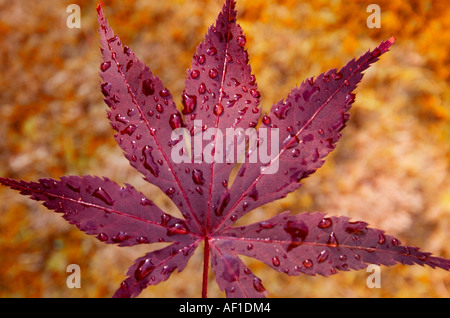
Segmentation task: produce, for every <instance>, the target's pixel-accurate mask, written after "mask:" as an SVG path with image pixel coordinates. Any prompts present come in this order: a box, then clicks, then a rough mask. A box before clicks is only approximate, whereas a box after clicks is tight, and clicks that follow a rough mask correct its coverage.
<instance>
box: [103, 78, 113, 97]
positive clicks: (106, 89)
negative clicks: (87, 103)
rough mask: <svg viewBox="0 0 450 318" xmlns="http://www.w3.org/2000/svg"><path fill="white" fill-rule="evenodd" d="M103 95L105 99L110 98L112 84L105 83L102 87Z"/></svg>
mask: <svg viewBox="0 0 450 318" xmlns="http://www.w3.org/2000/svg"><path fill="white" fill-rule="evenodd" d="M100 87H101V89H102V93H103V95H104V96H105V97H108V96H109V95H110V94H111V89H112V85H111V83H108V82H104V83H103V84H102V85H101V86H100Z"/></svg>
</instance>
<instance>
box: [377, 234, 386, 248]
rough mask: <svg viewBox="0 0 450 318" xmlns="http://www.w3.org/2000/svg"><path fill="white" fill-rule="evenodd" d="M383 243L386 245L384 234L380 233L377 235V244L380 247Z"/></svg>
mask: <svg viewBox="0 0 450 318" xmlns="http://www.w3.org/2000/svg"><path fill="white" fill-rule="evenodd" d="M384 243H386V236H384V234H383V233H381V232H380V234H379V235H378V244H380V245H382V244H384Z"/></svg>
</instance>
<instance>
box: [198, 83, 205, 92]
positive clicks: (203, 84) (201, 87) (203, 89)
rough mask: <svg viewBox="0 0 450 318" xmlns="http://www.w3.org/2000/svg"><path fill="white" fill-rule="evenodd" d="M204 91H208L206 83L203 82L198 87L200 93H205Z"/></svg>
mask: <svg viewBox="0 0 450 318" xmlns="http://www.w3.org/2000/svg"><path fill="white" fill-rule="evenodd" d="M204 92H206V85H205V83H201V84H200V86H199V87H198V93H199V94H203V93H204Z"/></svg>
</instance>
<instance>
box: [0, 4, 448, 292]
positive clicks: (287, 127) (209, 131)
mask: <svg viewBox="0 0 450 318" xmlns="http://www.w3.org/2000/svg"><path fill="white" fill-rule="evenodd" d="M97 11H98V22H99V24H100V29H99V32H100V43H101V46H102V48H101V52H102V55H103V62H102V63H101V65H100V75H101V77H102V79H103V83H102V84H101V91H102V93H103V95H104V97H105V99H104V100H105V103H106V104H107V105H108V106H109V109H108V112H107V114H108V118H109V120H110V124H111V126H112V128H113V129H114V130H116V132H117V133H116V134H115V139H116V141H117V143H118V145H119V146H120V147H121V148H122V150H123V151H124V154H125V157H126V158H127V159H128V160H129V162H130V164H131V165H132V166H133V167H134V168H136V169H137V170H138V171H139V172H141V173H142V175H143V176H144V178H145V180H147V181H148V182H150V183H152V184H154V185H156V186H158V187H159V188H160V189H161V190H162V191H163V192H164V193H165V194H166V195H167V196H168V197H169V198H170V199H171V200H172V201H173V202H174V203H175V205H176V206H177V207H178V208H179V210H180V212H181V214H182V216H183V218H184V219H178V218H175V217H173V216H171V215H169V214H166V213H165V212H164V211H162V210H161V209H160V208H158V207H157V206H156V205H155V204H154V203H153V202H152V201H150V200H149V199H148V198H146V197H145V196H144V195H143V194H142V193H140V192H137V191H136V190H135V189H134V188H133V187H132V186H130V185H126V186H125V187H120V186H119V185H117V184H116V183H114V182H112V181H110V180H109V179H107V178H103V179H102V178H99V177H92V176H84V177H75V176H67V177H62V178H61V180H60V181H57V180H53V179H41V180H39V182H25V181H16V180H13V179H9V178H0V183H2V184H4V185H6V186H9V187H10V188H12V189H15V190H18V191H19V192H20V193H21V194H23V195H28V196H30V198H31V199H33V200H37V201H43V204H44V205H45V206H46V207H47V208H49V209H50V210H54V211H55V212H58V213H62V216H63V217H64V218H65V219H66V220H67V221H68V222H70V223H72V224H75V225H76V226H77V227H78V228H79V229H80V230H82V231H84V232H86V233H87V234H90V235H96V237H97V238H98V239H99V240H100V241H102V242H105V243H112V244H118V245H119V246H131V245H137V244H143V243H156V242H171V245H169V246H166V247H164V248H161V249H159V250H155V251H152V252H150V253H147V254H145V255H144V256H143V257H140V258H138V259H137V260H136V261H135V263H134V264H133V265H132V266H131V267H130V268H129V270H128V273H127V276H128V278H126V279H125V280H124V281H123V282H122V284H121V285H120V287H119V289H118V290H117V291H116V293H115V294H114V297H136V296H138V295H139V294H140V293H141V291H142V290H143V289H144V288H145V287H147V286H149V285H156V284H158V283H160V282H162V281H165V280H167V279H168V278H169V277H170V275H171V274H172V273H173V272H174V271H175V270H178V271H182V270H183V269H184V268H185V267H186V265H187V263H188V261H189V259H190V257H191V256H192V255H193V253H194V251H195V249H196V248H197V247H198V245H199V244H200V242H201V241H204V247H203V249H204V255H203V257H204V259H203V261H204V266H203V283H202V286H203V290H202V296H203V297H206V296H207V287H208V273H209V265H210V263H209V261H210V258H211V265H212V271H213V272H214V274H215V276H216V281H217V283H218V285H219V288H220V289H221V290H222V291H224V292H225V294H226V296H227V297H265V296H267V295H268V292H267V291H266V290H265V288H264V286H263V284H262V281H261V279H260V278H258V277H257V276H255V274H253V273H252V272H251V270H250V269H249V268H248V267H247V266H246V265H245V264H244V263H243V262H242V260H241V259H240V257H239V255H244V256H248V257H252V258H255V259H257V260H260V261H262V262H264V263H265V264H267V265H268V266H270V267H271V268H273V269H275V270H277V271H280V272H284V273H286V274H288V275H299V274H300V273H304V274H308V275H316V274H319V275H323V276H328V275H331V274H335V273H337V272H339V271H346V270H356V269H362V268H365V267H366V266H367V265H368V264H382V265H394V264H396V263H402V264H407V265H413V264H419V265H428V266H430V267H432V268H436V267H439V268H442V269H445V270H448V269H450V261H449V260H447V259H443V258H439V257H434V256H431V254H430V253H426V252H421V251H419V249H418V248H415V247H410V246H405V245H402V244H401V243H400V241H399V240H398V239H396V238H394V237H392V236H389V235H386V234H384V232H383V231H382V230H377V229H372V228H369V227H368V225H367V223H365V222H351V221H350V220H349V219H348V218H347V217H334V216H326V215H325V214H324V213H319V212H316V213H302V214H298V215H290V214H289V213H288V212H285V213H282V214H279V215H277V216H275V217H273V218H271V219H269V220H266V221H262V222H258V223H255V224H250V225H247V226H240V227H232V226H233V224H234V223H235V222H236V221H237V220H238V219H239V218H241V217H242V216H244V215H245V214H246V213H248V212H250V211H251V210H253V209H255V208H256V207H259V206H261V205H263V204H265V203H267V202H271V201H274V200H277V199H280V198H283V197H285V196H286V195H287V194H288V193H290V192H292V191H294V190H296V189H297V188H298V187H300V181H301V180H303V179H304V178H306V177H307V176H309V175H310V174H311V173H313V172H314V171H315V170H316V169H318V168H319V167H321V166H322V164H323V163H324V160H325V158H326V156H327V155H328V154H329V153H330V152H331V151H332V150H333V149H334V148H335V146H336V143H337V142H338V140H339V139H340V137H341V135H340V131H341V130H342V129H343V128H344V127H345V124H346V122H347V121H348V119H349V113H348V111H349V109H350V106H351V105H352V104H353V102H354V100H355V94H354V93H353V92H354V90H355V88H356V87H357V85H358V83H359V82H360V81H361V79H362V77H363V72H364V71H365V70H366V69H367V68H368V67H369V66H370V65H371V64H372V63H374V62H376V61H377V60H378V59H379V57H380V56H381V55H382V54H384V53H385V52H387V51H388V49H389V47H390V46H391V45H392V44H393V43H394V41H395V39H394V38H391V39H389V40H387V41H385V42H382V43H381V44H380V45H379V46H378V47H376V48H375V49H374V50H372V51H368V52H367V53H365V54H364V55H362V56H361V57H360V58H359V59H356V60H355V59H353V60H351V61H350V62H348V63H347V64H346V65H345V66H344V67H343V68H341V69H340V70H336V69H333V70H330V71H328V72H326V73H323V74H321V75H319V76H318V77H317V78H316V79H315V80H314V79H313V78H310V79H308V80H306V81H304V82H303V83H302V84H301V85H300V86H299V87H295V88H294V89H293V90H292V91H291V92H290V93H289V95H288V96H287V97H286V98H285V99H283V100H281V101H279V102H278V103H276V104H275V105H274V106H273V107H272V109H271V111H270V112H269V114H265V115H262V114H261V108H260V107H259V106H258V105H259V99H260V93H259V92H258V90H257V86H256V81H255V77H254V76H253V75H252V74H251V68H250V65H249V64H248V54H247V52H246V51H245V44H246V39H245V36H244V34H243V32H242V29H241V28H240V26H239V25H238V24H237V23H236V11H235V1H232V0H226V1H225V4H224V6H223V8H222V11H221V13H220V14H219V16H218V18H217V21H216V23H215V24H214V25H213V26H211V27H210V29H209V30H208V33H207V34H206V36H205V39H204V40H203V41H202V42H201V43H200V45H199V46H198V47H197V51H196V53H195V55H194V57H193V60H192V63H191V68H190V69H189V70H188V71H187V77H186V83H185V85H186V86H185V90H184V91H183V94H182V97H181V103H182V107H183V108H182V110H181V112H179V111H178V110H177V108H176V106H175V103H174V101H173V99H172V95H171V94H170V92H169V90H168V89H167V88H166V87H165V86H164V85H163V83H162V82H161V81H160V80H159V79H158V77H156V76H155V75H154V74H153V73H152V72H151V71H150V69H149V68H148V67H147V66H146V65H144V63H142V62H141V61H140V60H139V59H138V58H137V57H136V56H135V54H134V53H133V52H132V51H131V50H130V48H128V47H127V46H125V45H123V44H122V42H121V40H120V39H119V37H118V36H117V35H116V34H115V33H114V32H113V31H112V29H111V28H110V27H109V25H108V22H107V21H106V18H105V17H104V15H103V11H102V9H101V6H100V5H99V6H98V7H97ZM258 122H261V123H260V126H259V128H258V129H257V130H256V129H255V127H257V125H258ZM183 129H184V130H183ZM185 139H190V140H189V142H188V141H187V140H185ZM255 154H256V155H257V157H256V158H257V160H253V159H254V158H255ZM263 159H264V160H263ZM240 160H243V161H244V162H243V163H242V165H241V167H240V170H239V171H238V173H237V177H236V178H235V180H234V181H233V184H232V185H231V187H230V184H229V182H230V175H231V172H232V170H233V169H234V168H236V165H237V164H238V163H241V162H240Z"/></svg>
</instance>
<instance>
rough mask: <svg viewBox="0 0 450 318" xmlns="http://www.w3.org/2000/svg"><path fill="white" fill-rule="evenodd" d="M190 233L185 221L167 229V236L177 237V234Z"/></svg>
mask: <svg viewBox="0 0 450 318" xmlns="http://www.w3.org/2000/svg"><path fill="white" fill-rule="evenodd" d="M187 233H189V231H188V229H187V227H186V224H184V222H183V221H181V222H178V223H175V224H174V226H172V227H170V228H168V229H167V235H168V236H171V235H175V234H187Z"/></svg>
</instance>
